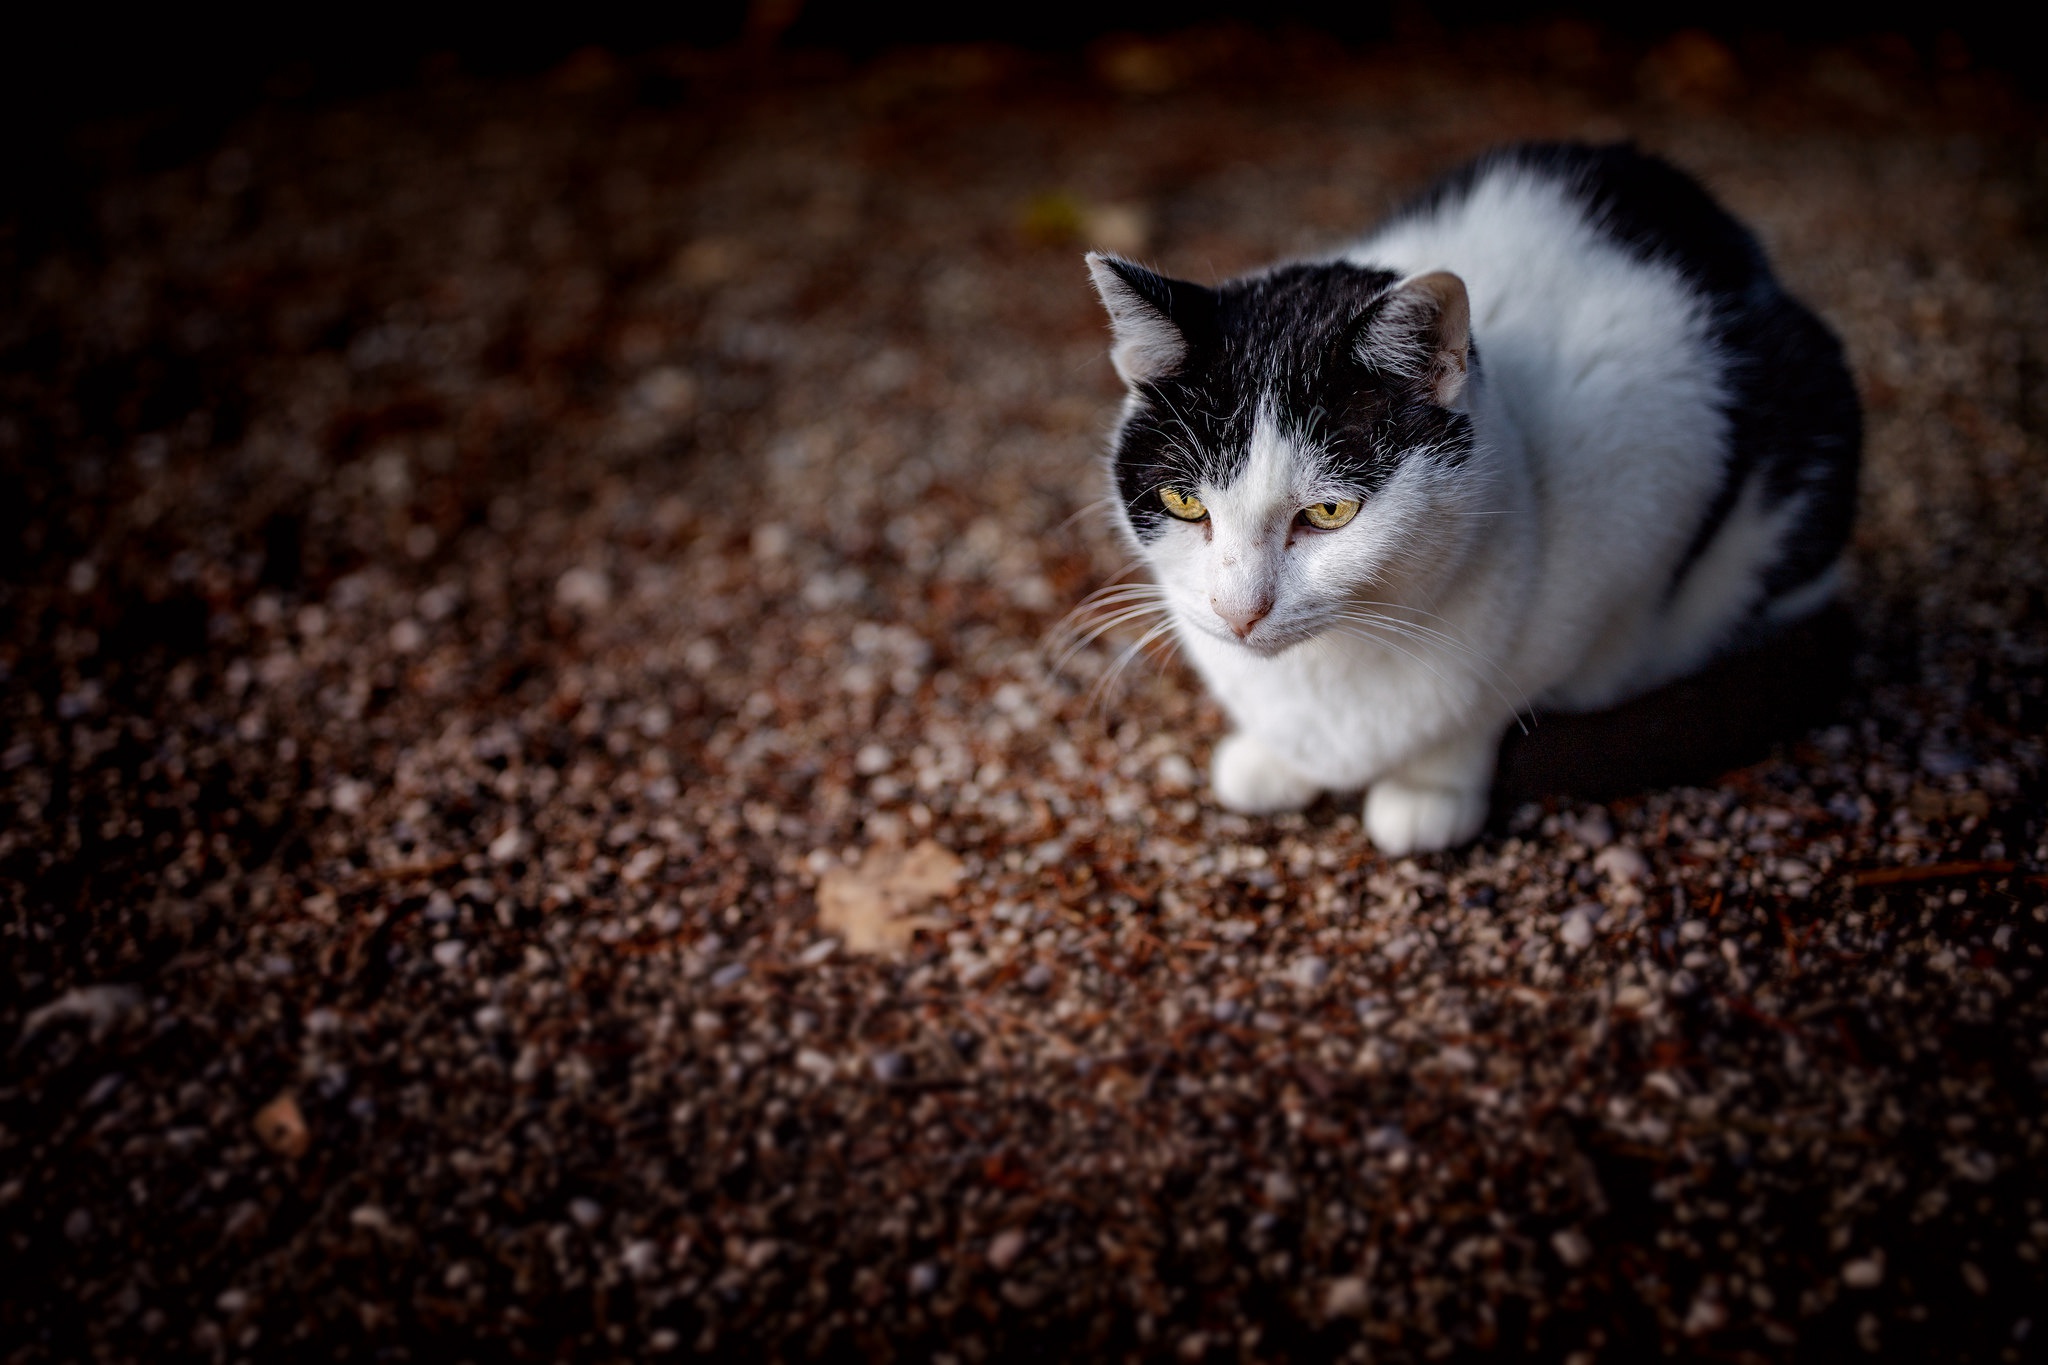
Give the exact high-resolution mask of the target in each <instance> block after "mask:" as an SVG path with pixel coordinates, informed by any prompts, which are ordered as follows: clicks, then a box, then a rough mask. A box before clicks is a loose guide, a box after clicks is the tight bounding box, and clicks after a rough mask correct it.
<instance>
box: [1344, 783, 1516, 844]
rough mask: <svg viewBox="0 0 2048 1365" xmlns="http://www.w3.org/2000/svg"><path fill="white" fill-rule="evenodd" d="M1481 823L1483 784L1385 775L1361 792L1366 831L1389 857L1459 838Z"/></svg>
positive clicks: (1483, 821)
mask: <svg viewBox="0 0 2048 1365" xmlns="http://www.w3.org/2000/svg"><path fill="white" fill-rule="evenodd" d="M1485 824H1486V792H1485V790H1484V789H1466V788H1457V787H1418V786H1410V785H1408V784H1407V783H1406V782H1400V781H1396V780H1395V779H1393V778H1386V779H1383V780H1381V781H1379V782H1376V783H1374V784H1373V786H1372V790H1370V791H1368V792H1367V793H1366V794H1365V832H1366V833H1367V834H1369V835H1371V836H1372V841H1373V844H1374V845H1375V846H1376V847H1377V848H1378V849H1379V851H1380V852H1382V853H1384V854H1386V855H1387V856H1388V857H1390V858H1400V857H1404V856H1406V855H1407V854H1410V853H1434V852H1436V851H1437V850H1438V849H1444V848H1450V847H1452V846H1453V845H1456V844H1462V843H1464V842H1465V841H1466V840H1467V839H1470V838H1471V837H1472V836H1473V835H1475V834H1477V833H1479V831H1480V830H1481V829H1482V828H1483V827H1484V826H1485Z"/></svg>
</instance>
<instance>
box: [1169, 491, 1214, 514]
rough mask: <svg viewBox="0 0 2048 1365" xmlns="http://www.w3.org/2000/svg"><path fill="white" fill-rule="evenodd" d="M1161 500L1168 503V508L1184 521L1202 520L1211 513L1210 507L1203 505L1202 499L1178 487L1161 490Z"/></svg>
mask: <svg viewBox="0 0 2048 1365" xmlns="http://www.w3.org/2000/svg"><path fill="white" fill-rule="evenodd" d="M1159 501H1161V502H1163V503H1165V504H1166V510H1167V511H1169V512H1171V513H1172V514H1173V515H1174V516H1177V517H1179V518H1180V519H1181V520H1182V521H1200V520H1201V519H1202V518H1203V517H1206V516H1208V515H1209V509H1208V508H1206V507H1204V506H1202V500H1201V499H1200V498H1197V497H1195V496H1193V495H1192V494H1188V493H1183V492H1181V491H1180V490H1179V489H1178V488H1162V489H1160V490H1159Z"/></svg>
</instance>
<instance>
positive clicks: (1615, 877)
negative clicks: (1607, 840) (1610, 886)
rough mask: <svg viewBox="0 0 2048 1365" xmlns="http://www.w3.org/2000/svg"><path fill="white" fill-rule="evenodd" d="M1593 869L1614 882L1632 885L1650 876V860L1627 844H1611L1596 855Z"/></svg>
mask: <svg viewBox="0 0 2048 1365" xmlns="http://www.w3.org/2000/svg"><path fill="white" fill-rule="evenodd" d="M1593 869H1594V871H1596V872H1600V873H1603V874H1604V875H1605V876H1607V877H1608V878H1609V879H1610V880H1612V881H1617V882H1628V883H1631V884H1632V883H1635V882H1640V881H1643V880H1645V879H1646V878H1647V877H1648V876H1649V875H1650V860H1649V859H1647V858H1645V857H1644V856H1643V855H1642V854H1641V853H1640V852H1639V851H1637V850H1636V849H1633V848H1630V847H1629V846H1628V845H1627V844H1610V845H1608V846H1607V847H1606V848H1603V849H1601V850H1600V852H1599V853H1597V854H1595V855H1594V858H1593Z"/></svg>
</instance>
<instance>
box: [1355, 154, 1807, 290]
mask: <svg viewBox="0 0 2048 1365" xmlns="http://www.w3.org/2000/svg"><path fill="white" fill-rule="evenodd" d="M1532 186H1541V187H1545V188H1547V189H1551V190H1554V191H1555V192H1557V193H1559V194H1561V195H1562V196H1563V197H1564V198H1565V199H1566V200H1567V201H1569V202H1570V203H1572V204H1573V205H1574V206H1576V207H1577V208H1578V210H1579V216H1580V217H1581V219H1582V220H1583V221H1584V222H1585V223H1586V224H1587V225H1588V226H1590V227H1591V228H1592V229H1593V230H1594V231H1596V232H1598V233H1599V234H1600V235H1601V236H1603V237H1605V238H1606V239H1608V240H1609V241H1611V242H1613V243H1614V244H1615V245H1616V246H1619V247H1621V248H1622V249H1623V250H1624V251H1626V252H1627V253H1628V254H1630V255H1632V256H1634V257H1636V258H1638V259H1640V260H1644V261H1654V262H1656V263H1658V264H1661V265H1666V266H1669V267H1672V268H1674V269H1676V270H1677V271H1678V272H1679V274H1680V275H1682V276H1684V277H1685V279H1686V280H1687V281H1688V282H1689V283H1691V284H1692V285H1693V286H1694V287H1695V288H1697V289H1700V290H1702V291H1704V292H1706V293H1709V294H1721V295H1739V294H1741V293H1743V292H1745V291H1747V290H1748V289H1750V288H1752V287H1753V286H1754V285H1755V284H1756V282H1757V281H1758V280H1759V279H1768V278H1769V268H1768V266H1767V265H1766V264H1765V261H1764V255H1763V251H1762V248H1761V247H1760V246H1759V245H1758V244H1757V240H1756V238H1755V236H1754V235H1753V234H1751V232H1750V231H1749V229H1748V228H1746V227H1744V226H1743V225H1742V223H1741V222H1739V221H1738V220H1737V219H1736V218H1735V217H1734V215H1733V214H1731V213H1729V212H1728V211H1727V210H1726V209H1725V208H1723V207H1722V206H1721V205H1720V204H1719V203H1717V202H1716V201H1715V199H1714V197H1713V195H1711V194H1709V193H1708V192H1707V190H1706V188H1705V187H1704V186H1702V185H1701V184H1700V183H1699V181H1697V180H1695V179H1694V178H1693V177H1692V176H1690V175H1688V174H1686V173H1685V172H1684V171H1682V170H1680V169H1678V167H1676V166H1674V165H1672V164H1671V163H1670V162H1668V161H1665V160H1663V159H1662V158H1661V157H1657V156H1653V155H1651V154H1649V153H1647V152H1644V151H1642V150H1641V149H1639V148H1637V147H1636V146H1635V145H1634V144H1632V143H1626V142H1619V143H1606V144H1592V143H1584V142H1518V143H1512V144H1509V145H1507V146H1503V147H1497V148H1495V149H1493V150H1492V151H1489V152H1486V153H1484V154H1483V155H1481V156H1478V157H1476V158H1474V159H1473V160H1471V161H1468V162H1466V163H1465V164H1464V165H1462V166H1459V167H1458V168H1457V169H1455V170H1453V171H1451V172H1449V173H1448V174H1446V175H1444V176H1442V177H1440V178H1438V179H1437V180H1436V181H1435V182H1434V183H1433V184H1431V185H1430V186H1429V187H1428V188H1427V189H1425V190H1423V191H1422V192H1421V193H1420V194H1418V195H1417V196H1415V197H1414V198H1413V199H1411V200H1410V201H1409V202H1408V203H1407V204H1406V205H1405V206H1403V207H1402V208H1401V209H1399V210H1398V211H1397V212H1396V213H1395V214H1394V216H1393V219H1392V221H1393V222H1395V223H1403V222H1406V223H1415V222H1420V221H1428V220H1431V219H1438V220H1440V219H1444V218H1447V217H1452V216H1456V215H1458V214H1460V213H1462V212H1465V211H1467V210H1468V209H1470V208H1472V207H1473V206H1474V205H1475V204H1480V203H1483V202H1484V201H1486V200H1487V199H1488V198H1489V197H1491V196H1494V195H1499V194H1503V193H1506V194H1512V193H1513V192H1514V191H1515V190H1516V189H1517V188H1527V187H1532Z"/></svg>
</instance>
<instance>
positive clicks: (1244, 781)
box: [1209, 733, 1322, 815]
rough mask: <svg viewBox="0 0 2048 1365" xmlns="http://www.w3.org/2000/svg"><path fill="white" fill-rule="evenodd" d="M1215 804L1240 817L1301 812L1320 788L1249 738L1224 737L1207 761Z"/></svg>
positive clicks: (1237, 735) (1243, 736) (1238, 735)
mask: <svg viewBox="0 0 2048 1365" xmlns="http://www.w3.org/2000/svg"><path fill="white" fill-rule="evenodd" d="M1209 785H1210V787H1211V788H1212V789H1213V790H1214V791H1215V793H1216V800H1217V803H1218V804H1220V805H1221V806H1222V807H1223V808H1224V809H1225V810H1234V811H1237V812H1238V813H1240V814H1243V815H1272V814H1274V813H1275V812H1278V811H1284V810H1300V809H1301V808H1302V807H1303V806H1306V805H1307V804H1308V803H1309V802H1311V801H1313V800H1315V799H1316V793H1317V792H1319V791H1321V790H1322V788H1321V787H1318V786H1317V785H1316V784H1315V783H1313V782H1311V781H1309V780H1308V779H1307V778H1305V777H1303V776H1302V775H1301V774H1300V773H1298V772H1296V771H1294V769H1292V768H1290V767H1288V766H1287V765H1286V764H1284V763H1282V762H1281V761H1280V760H1279V759H1277V758H1275V757H1274V756H1273V755H1272V753H1271V752H1270V751H1268V750H1267V748H1266V747H1265V746H1264V745H1263V744H1260V743H1259V742H1258V741H1257V740H1255V739H1253V738H1252V737H1251V736H1250V735H1246V734H1241V733H1240V734H1235V735H1226V736H1224V738H1223V740H1222V741H1221V742H1220V743H1219V744H1217V746H1216V755H1215V757H1214V758H1212V759H1211V760H1210V761H1209Z"/></svg>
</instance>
